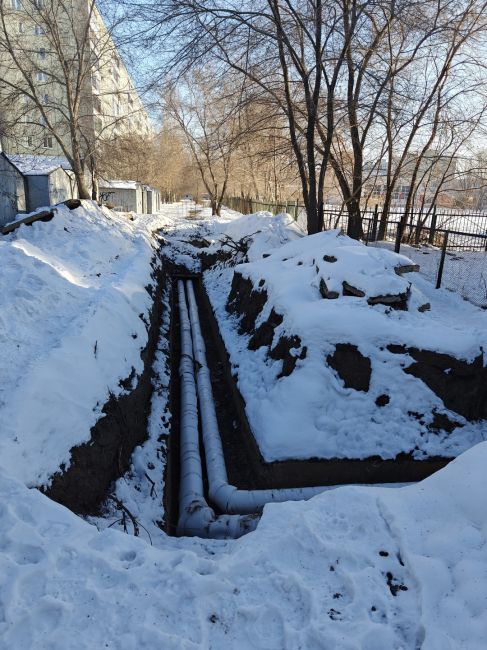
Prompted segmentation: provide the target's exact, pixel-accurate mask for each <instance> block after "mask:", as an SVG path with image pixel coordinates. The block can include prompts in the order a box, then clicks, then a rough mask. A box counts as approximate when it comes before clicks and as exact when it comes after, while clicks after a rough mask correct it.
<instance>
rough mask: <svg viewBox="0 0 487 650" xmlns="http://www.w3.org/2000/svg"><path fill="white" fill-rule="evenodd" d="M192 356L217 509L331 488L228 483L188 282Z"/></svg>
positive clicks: (252, 508) (239, 508)
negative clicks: (247, 486) (251, 487)
mask: <svg viewBox="0 0 487 650" xmlns="http://www.w3.org/2000/svg"><path fill="white" fill-rule="evenodd" d="M186 292H187V296H188V304H189V315H190V323H191V332H192V338H193V353H194V360H195V362H196V364H195V365H196V368H197V371H196V377H197V386H198V399H199V406H200V416H201V425H202V432H203V444H204V447H205V455H206V471H207V474H208V484H209V489H208V493H209V497H210V500H211V502H212V503H214V504H215V505H216V506H217V507H218V508H219V509H220V510H222V511H223V512H227V513H240V514H244V513H255V512H260V511H261V510H262V509H263V507H264V506H265V504H266V503H271V502H282V501H301V500H305V499H310V498H311V497H313V496H315V495H317V494H320V493H321V492H325V491H326V490H329V489H332V488H331V486H317V487H304V488H283V489H276V490H239V489H238V488H236V487H235V486H234V485H230V484H229V483H228V476H227V470H226V466H225V457H224V455H223V448H222V443H221V438H220V432H219V429H218V421H217V417H216V411H215V402H214V400H213V390H212V387H211V378H210V370H209V368H208V364H207V361H206V348H205V342H204V340H203V336H202V333H201V326H200V319H199V315H198V307H197V304H196V298H195V295H194V289H193V282H192V280H186Z"/></svg>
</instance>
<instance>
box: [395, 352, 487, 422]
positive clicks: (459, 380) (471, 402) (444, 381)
mask: <svg viewBox="0 0 487 650" xmlns="http://www.w3.org/2000/svg"><path fill="white" fill-rule="evenodd" d="M387 349H388V350H389V352H393V353H394V354H409V356H410V357H412V358H413V359H414V363H412V364H411V365H410V366H408V367H407V368H404V372H406V373H407V374H409V375H413V376H414V377H417V378H418V379H421V381H423V382H424V383H425V384H426V385H427V386H428V387H429V388H431V390H432V391H433V392H434V393H435V394H436V395H438V397H439V398H440V399H441V400H442V401H443V404H444V405H445V406H446V408H447V409H450V410H451V411H455V413H459V414H460V415H463V417H465V418H467V420H474V421H475V420H484V419H486V418H487V368H485V367H484V360H483V353H482V352H481V353H480V354H479V355H478V356H477V358H476V359H474V360H473V361H472V362H471V363H469V362H468V361H463V360H461V359H456V358H454V357H452V356H450V355H448V354H440V353H439V352H433V351H431V350H419V349H417V348H406V347H405V346H403V345H388V346H387Z"/></svg>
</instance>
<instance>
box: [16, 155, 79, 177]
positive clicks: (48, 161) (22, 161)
mask: <svg viewBox="0 0 487 650" xmlns="http://www.w3.org/2000/svg"><path fill="white" fill-rule="evenodd" d="M6 156H7V158H8V159H9V160H10V162H11V163H12V164H14V165H15V166H16V167H17V169H18V170H19V171H20V172H21V173H22V174H23V175H24V176H44V175H46V174H50V173H51V172H53V171H54V170H55V169H59V167H61V168H62V169H66V170H71V165H70V164H69V162H68V161H67V159H66V158H65V157H64V156H36V155H32V154H6Z"/></svg>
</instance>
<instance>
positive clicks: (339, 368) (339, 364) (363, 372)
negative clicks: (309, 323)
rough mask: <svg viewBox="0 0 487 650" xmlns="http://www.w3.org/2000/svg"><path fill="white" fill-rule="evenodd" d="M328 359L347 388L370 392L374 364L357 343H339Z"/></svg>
mask: <svg viewBox="0 0 487 650" xmlns="http://www.w3.org/2000/svg"><path fill="white" fill-rule="evenodd" d="M326 360H327V363H328V365H329V366H331V367H332V368H333V370H335V372H336V373H337V374H338V376H339V377H340V378H341V379H342V380H343V383H344V384H345V388H353V389H355V390H362V391H365V392H368V390H369V387H370V377H371V374H372V366H371V363H370V359H369V358H368V357H365V356H364V355H363V354H362V353H361V352H360V350H359V349H358V347H357V346H356V345H351V344H350V343H337V344H336V345H335V352H334V353H333V354H331V355H329V356H328V357H327V359H326ZM386 403H387V402H386Z"/></svg>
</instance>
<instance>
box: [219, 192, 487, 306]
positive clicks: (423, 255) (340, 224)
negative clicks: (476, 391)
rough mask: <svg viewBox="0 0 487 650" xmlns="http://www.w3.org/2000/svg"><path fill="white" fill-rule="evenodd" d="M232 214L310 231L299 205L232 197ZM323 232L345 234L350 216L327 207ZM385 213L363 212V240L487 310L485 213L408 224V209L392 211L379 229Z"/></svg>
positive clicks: (432, 213) (436, 213) (438, 213)
mask: <svg viewBox="0 0 487 650" xmlns="http://www.w3.org/2000/svg"><path fill="white" fill-rule="evenodd" d="M225 205H227V206H228V207H229V208H230V209H232V210H236V211H238V212H242V213H243V214H251V213H253V212H259V211H266V212H271V213H273V214H279V213H281V212H286V213H288V214H290V215H291V216H292V217H293V218H294V219H295V221H297V222H298V223H299V224H300V225H302V226H304V227H305V226H306V211H305V207H304V205H303V204H301V203H299V202H298V201H294V202H292V201H288V202H282V203H269V202H265V201H258V200H254V199H247V198H244V197H229V198H227V199H226V200H225ZM323 207H324V209H323V213H324V228H325V230H330V229H335V228H341V229H343V230H344V231H345V232H346V230H347V225H348V214H347V212H346V210H345V209H344V208H343V206H342V207H340V206H334V205H324V206H323ZM381 217H382V213H381V208H380V206H379V205H376V206H375V207H374V208H366V209H363V210H362V226H363V231H364V235H363V241H364V243H365V244H366V245H370V246H380V247H386V248H391V249H394V250H396V251H397V252H400V250H401V246H404V247H405V248H406V249H407V250H404V251H403V252H404V253H405V254H406V255H407V256H408V257H411V258H414V261H415V262H417V263H419V264H420V266H421V268H422V269H423V273H424V274H425V275H426V276H427V277H428V279H429V280H431V281H432V282H434V284H435V286H436V287H437V288H440V287H445V288H448V289H451V290H453V291H456V292H458V293H460V294H461V295H462V296H463V297H464V298H465V299H467V300H469V301H471V302H473V303H474V304H476V305H478V306H480V307H483V308H487V253H486V251H487V214H485V213H481V212H467V211H460V210H449V209H437V208H436V206H431V207H430V208H429V209H428V210H424V211H422V210H415V211H412V212H411V213H409V214H408V218H407V221H406V222H404V220H403V217H404V210H400V209H398V208H397V207H395V208H393V209H391V210H389V212H388V217H387V221H386V222H385V223H384V224H383V227H382V228H381Z"/></svg>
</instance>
